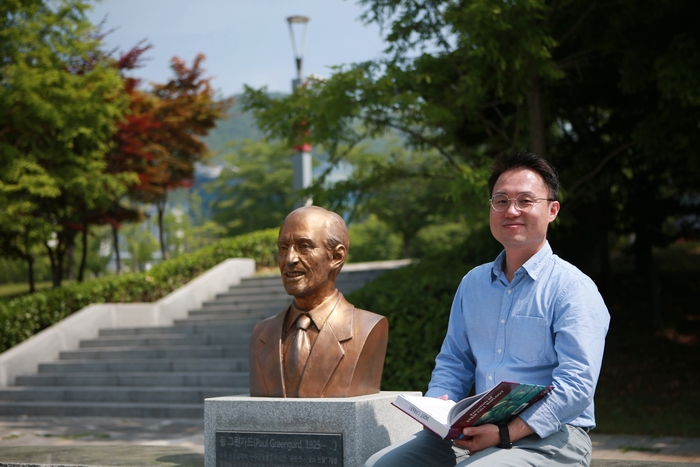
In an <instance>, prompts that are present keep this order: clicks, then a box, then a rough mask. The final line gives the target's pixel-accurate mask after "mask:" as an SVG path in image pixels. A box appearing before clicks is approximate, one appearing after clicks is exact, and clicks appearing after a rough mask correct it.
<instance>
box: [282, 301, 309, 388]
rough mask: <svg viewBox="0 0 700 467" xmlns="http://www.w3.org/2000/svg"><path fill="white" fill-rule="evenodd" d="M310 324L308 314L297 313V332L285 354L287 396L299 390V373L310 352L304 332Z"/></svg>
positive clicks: (307, 338)
mask: <svg viewBox="0 0 700 467" xmlns="http://www.w3.org/2000/svg"><path fill="white" fill-rule="evenodd" d="M310 325H311V318H310V317H309V315H308V314H305V313H304V314H301V315H299V318H297V321H296V328H297V333H296V335H295V336H294V341H292V345H291V347H290V348H289V354H288V355H287V370H286V373H285V379H286V380H287V381H286V382H287V396H289V395H290V394H292V395H293V396H295V395H296V394H297V393H298V392H299V381H300V380H301V374H302V372H303V371H304V366H305V365H306V360H308V359H309V352H311V343H310V342H309V336H308V335H307V334H306V330H307V329H309V326H310Z"/></svg>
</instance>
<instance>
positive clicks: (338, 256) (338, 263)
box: [331, 244, 348, 269]
mask: <svg viewBox="0 0 700 467" xmlns="http://www.w3.org/2000/svg"><path fill="white" fill-rule="evenodd" d="M347 255H348V250H347V249H346V248H345V245H343V244H338V245H336V246H335V248H333V251H332V254H331V269H336V268H340V267H342V266H343V264H345V258H346V257H347Z"/></svg>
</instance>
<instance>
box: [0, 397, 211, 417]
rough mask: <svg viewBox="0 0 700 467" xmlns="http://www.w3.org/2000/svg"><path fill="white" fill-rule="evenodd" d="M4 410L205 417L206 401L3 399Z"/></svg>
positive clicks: (0, 405) (1, 407) (59, 414)
mask: <svg viewBox="0 0 700 467" xmlns="http://www.w3.org/2000/svg"><path fill="white" fill-rule="evenodd" d="M0 414H3V415H28V416H33V415H34V416H49V417H119V418H127V417H134V418H170V419H174V418H203V417H204V403H201V404H168V403H154V402H141V403H136V402H127V403H124V402H121V403H120V402H105V403H94V402H66V401H57V402H20V403H18V402H5V403H0Z"/></svg>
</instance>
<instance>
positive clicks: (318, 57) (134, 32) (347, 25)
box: [89, 0, 385, 96]
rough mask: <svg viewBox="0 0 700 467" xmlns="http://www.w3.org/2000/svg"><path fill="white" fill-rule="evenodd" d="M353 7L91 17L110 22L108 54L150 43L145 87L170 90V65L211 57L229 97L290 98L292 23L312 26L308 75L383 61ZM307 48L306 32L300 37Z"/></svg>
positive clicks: (308, 0)
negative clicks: (265, 93)
mask: <svg viewBox="0 0 700 467" xmlns="http://www.w3.org/2000/svg"><path fill="white" fill-rule="evenodd" d="M361 14H362V9H361V8H360V6H359V5H357V4H356V2H355V1H354V0H102V1H98V2H97V3H96V4H95V5H94V8H93V11H92V12H91V13H90V14H89V18H90V20H91V21H92V22H93V23H94V24H98V23H100V22H101V21H103V20H104V21H105V23H104V27H103V31H112V32H110V33H109V34H108V35H107V36H106V37H105V39H104V43H105V46H106V48H107V49H108V50H113V49H119V50H121V51H127V50H129V49H130V48H131V47H133V46H135V45H136V44H138V43H139V42H140V41H142V40H145V41H146V43H148V44H151V45H152V46H153V47H152V48H151V49H150V50H149V51H147V52H146V54H145V57H146V59H147V61H145V66H144V67H143V68H139V69H137V70H135V71H134V73H133V75H134V76H135V77H138V78H142V79H143V80H144V81H145V82H149V81H153V82H161V83H162V82H165V81H167V80H168V79H169V78H170V77H171V76H172V72H171V70H170V67H169V63H170V59H171V58H172V57H173V56H178V57H180V58H181V59H184V60H185V61H186V62H187V63H188V64H191V63H192V61H193V60H194V58H195V57H196V55H197V54H198V53H200V52H201V53H204V54H205V55H206V60H205V61H204V62H203V68H204V69H205V70H206V73H205V75H206V76H211V77H213V79H212V86H213V87H214V88H215V89H217V90H218V91H219V92H220V94H221V95H222V96H231V95H234V94H238V93H240V92H242V91H243V85H244V84H247V85H249V86H252V87H254V88H261V87H263V86H266V87H267V89H268V90H269V91H272V92H285V93H286V92H289V91H290V90H291V86H292V84H291V81H292V79H293V78H295V77H296V65H295V60H294V52H293V49H292V41H291V38H290V35H289V29H288V26H287V21H286V18H287V17H289V16H293V15H303V16H307V17H309V18H310V21H309V23H308V29H307V37H306V47H305V50H304V54H303V73H304V75H305V76H306V75H309V74H313V75H317V76H322V77H325V76H329V75H330V74H331V70H330V69H329V67H330V66H335V65H341V64H348V63H353V62H360V61H365V60H372V59H375V58H379V57H381V56H382V51H383V49H384V47H385V44H384V43H383V42H382V39H381V35H380V29H379V27H378V26H377V25H376V24H372V25H369V26H365V25H364V24H363V23H362V22H361V21H360V20H359V16H360V15H361ZM296 32H297V36H296V43H297V47H298V48H300V42H301V34H300V33H301V31H296Z"/></svg>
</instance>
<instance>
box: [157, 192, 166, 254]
mask: <svg viewBox="0 0 700 467" xmlns="http://www.w3.org/2000/svg"><path fill="white" fill-rule="evenodd" d="M165 202H166V197H165V196H163V198H162V199H159V200H158V201H156V207H157V208H158V239H159V240H160V255H161V258H163V261H166V260H167V259H168V249H167V248H166V247H165V232H164V231H163V214H164V213H165Z"/></svg>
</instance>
